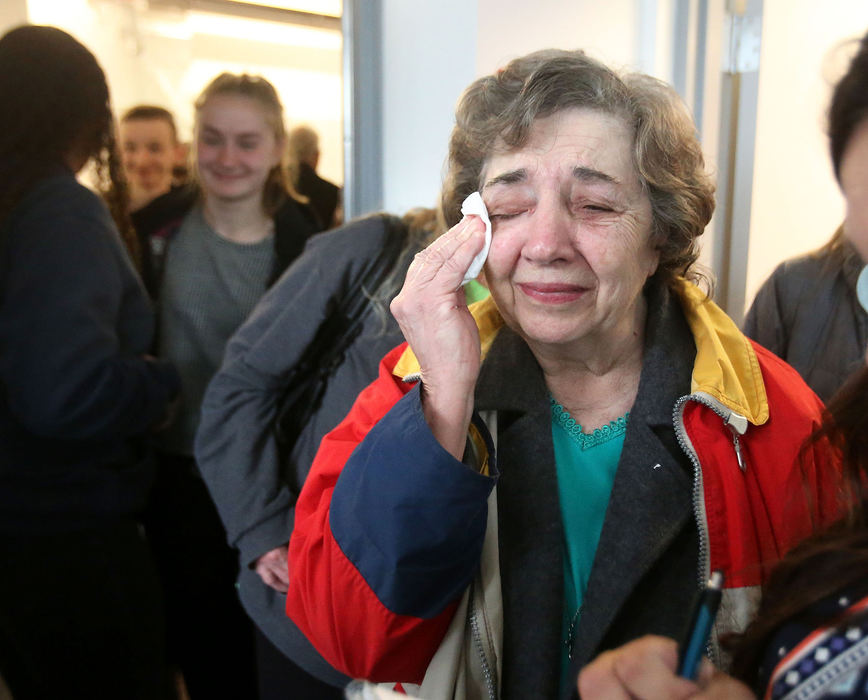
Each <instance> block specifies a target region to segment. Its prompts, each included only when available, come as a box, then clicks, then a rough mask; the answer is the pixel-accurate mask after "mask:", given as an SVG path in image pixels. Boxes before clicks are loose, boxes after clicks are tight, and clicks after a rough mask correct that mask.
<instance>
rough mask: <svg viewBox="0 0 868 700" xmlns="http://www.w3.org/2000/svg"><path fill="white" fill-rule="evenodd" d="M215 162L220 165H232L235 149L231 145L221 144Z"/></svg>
mask: <svg viewBox="0 0 868 700" xmlns="http://www.w3.org/2000/svg"><path fill="white" fill-rule="evenodd" d="M217 162H218V163H219V164H220V165H232V164H233V163H234V162H235V151H234V150H233V148H232V147H231V146H221V147H220V148H219V149H218V151H217Z"/></svg>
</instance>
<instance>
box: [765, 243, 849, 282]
mask: <svg viewBox="0 0 868 700" xmlns="http://www.w3.org/2000/svg"><path fill="white" fill-rule="evenodd" d="M834 259H835V256H832V255H830V253H829V252H828V251H825V250H823V249H821V250H818V251H815V252H812V253H806V254H804V255H798V256H796V257H793V258H788V259H787V260H784V261H783V262H782V263H780V264H779V265H778V266H777V267H776V268H775V270H774V272H772V277H773V278H774V279H775V280H777V282H778V283H779V284H781V283H785V284H791V285H801V284H804V283H805V282H806V281H810V280H814V279H817V278H819V277H820V276H821V275H823V274H824V273H825V272H826V271H827V270H829V268H830V265H834Z"/></svg>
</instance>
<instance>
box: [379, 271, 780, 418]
mask: <svg viewBox="0 0 868 700" xmlns="http://www.w3.org/2000/svg"><path fill="white" fill-rule="evenodd" d="M676 292H677V294H678V297H679V299H680V300H681V305H682V308H683V310H684V315H685V317H686V318H687V323H688V324H689V326H690V330H691V332H692V333H693V338H694V341H695V342H696V361H695V363H694V365H693V376H692V379H691V393H696V392H704V393H706V394H708V395H710V396H712V397H713V398H715V399H716V400H718V401H720V402H721V403H722V404H723V405H725V406H726V407H728V408H729V409H731V410H733V411H735V412H736V413H739V414H741V415H743V416H744V417H745V418H747V420H749V421H750V422H751V423H753V424H754V425H762V424H763V423H765V422H766V421H767V420H768V418H769V405H768V399H767V397H766V390H765V384H764V383H763V379H762V371H761V370H760V366H759V361H758V360H757V357H756V353H755V352H754V349H753V347H752V346H751V344H750V341H748V339H747V338H746V337H745V336H744V334H742V332H741V331H740V330H739V329H738V327H737V326H736V325H735V323H734V322H733V321H732V319H731V318H730V317H729V316H727V315H726V314H725V313H724V312H723V310H722V309H721V308H720V307H719V306H718V305H717V304H715V303H714V302H713V301H711V299H708V298H706V296H705V293H704V292H703V291H702V290H701V289H699V287H697V286H696V285H694V284H692V283H690V282H688V281H687V280H684V279H682V280H680V281H679V283H678V285H677V286H676ZM469 308H470V313H471V314H473V317H474V319H476V325H477V327H478V328H479V337H480V342H481V345H482V347H481V354H482V359H483V360H484V359H485V356H486V355H487V354H488V351H489V349H490V348H491V344H492V342H494V338H495V336H497V332H498V331H499V330H500V328H501V326H502V325H503V319H502V318H501V317H500V313H499V312H498V310H497V307H496V306H495V305H494V301H493V300H492V298H491V297H488V298H486V299H483V300H482V301H479V302H477V303H475V304H472V305H471V306H470V307H469ZM392 372H393V374H395V375H396V376H398V377H401V378H403V379H404V381H418V379H419V373H420V369H419V362H418V360H417V359H416V356H415V355H414V354H413V351H412V350H411V349H410V348H409V347H408V348H407V350H406V351H404V354H403V355H401V358H400V359H399V360H398V364H396V365H395V368H394V370H392Z"/></svg>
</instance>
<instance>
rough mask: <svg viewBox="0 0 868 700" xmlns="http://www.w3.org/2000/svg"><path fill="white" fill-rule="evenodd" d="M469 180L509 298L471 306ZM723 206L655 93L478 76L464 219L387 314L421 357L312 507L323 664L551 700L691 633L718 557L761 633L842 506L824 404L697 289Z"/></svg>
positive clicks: (391, 358) (309, 550)
mask: <svg viewBox="0 0 868 700" xmlns="http://www.w3.org/2000/svg"><path fill="white" fill-rule="evenodd" d="M474 191H479V192H480V193H481V195H482V198H483V200H484V202H485V204H486V207H487V210H488V214H489V216H490V221H491V228H492V231H491V234H492V237H491V243H490V251H489V254H488V258H487V261H486V263H485V267H484V272H483V273H482V278H483V280H484V282H485V284H486V285H487V286H488V288H489V290H490V291H491V296H490V298H489V299H488V300H486V301H483V302H480V303H479V304H477V305H475V306H474V307H472V308H471V309H468V308H467V307H466V306H465V305H464V304H463V302H462V298H463V295H462V292H461V290H460V285H461V282H462V278H463V276H464V275H465V272H466V270H467V269H468V266H469V265H470V264H471V261H472V259H473V258H474V256H476V255H477V254H478V253H479V252H480V250H481V249H482V248H483V246H484V241H483V239H484V229H485V224H484V221H483V220H482V218H481V217H477V216H466V217H464V218H463V219H462V217H461V214H460V209H461V203H462V200H464V198H465V197H467V196H468V195H470V194H471V193H472V192H474ZM713 208H714V201H713V187H712V185H711V182H710V180H709V178H708V176H707V174H706V173H705V171H704V167H703V160H702V155H701V151H700V147H699V143H698V141H697V139H696V136H695V130H694V127H693V124H692V122H691V120H690V117H689V114H688V113H687V111H686V109H685V108H684V106H683V105H682V103H681V102H680V100H679V99H678V97H677V96H676V95H675V93H674V92H673V91H672V90H671V89H670V88H669V87H667V86H666V85H664V84H663V83H660V82H659V81H656V80H654V79H652V78H649V77H647V76H641V75H631V76H625V77H620V76H618V75H617V74H615V73H614V72H613V71H611V70H609V69H608V68H606V67H605V66H604V65H602V64H600V63H599V62H597V61H595V60H593V59H591V58H589V57H587V56H586V55H584V54H583V53H581V52H567V51H544V52H539V53H534V54H531V55H529V56H526V57H523V58H519V59H516V60H514V61H512V62H511V63H510V64H509V65H507V66H506V68H505V69H503V70H502V71H499V72H498V73H496V74H494V75H491V76H487V77H484V78H481V79H479V80H477V81H476V82H475V83H473V84H472V85H471V86H470V87H469V88H468V90H467V91H466V93H465V94H464V96H463V97H462V99H461V102H460V104H459V106H458V111H457V115H456V126H455V129H454V131H453V134H452V138H451V142H450V151H449V172H448V175H447V181H446V185H445V188H444V194H443V199H442V213H443V215H444V218H445V220H446V223H447V224H449V225H451V226H453V228H452V229H451V230H450V231H449V232H448V233H446V234H445V235H444V236H442V237H441V238H439V239H438V240H437V241H436V242H434V243H433V244H432V245H431V246H430V247H429V248H427V249H426V250H425V251H423V252H422V253H420V254H419V255H418V256H417V257H416V260H415V261H414V263H413V264H412V265H411V267H410V270H409V271H408V274H407V278H406V282H405V284H404V287H403V289H402V291H401V293H400V294H399V296H398V297H397V298H396V299H395V301H394V302H393V304H392V311H393V313H394V315H395V317H396V318H397V320H398V322H399V324H400V326H401V329H402V331H403V333H404V336H405V338H406V340H407V341H408V346H401V347H399V348H396V349H395V350H394V351H393V352H391V353H390V354H389V355H387V356H386V358H384V361H383V364H382V368H381V373H380V378H379V379H378V380H377V381H376V382H375V383H374V384H372V385H371V386H370V387H368V389H366V390H365V392H363V393H362V394H361V395H360V397H359V398H358V400H357V401H356V404H355V406H354V408H353V410H352V412H351V413H350V415H349V416H348V417H347V418H346V419H345V421H344V422H343V423H342V424H341V425H340V426H339V427H338V428H336V429H335V430H334V431H333V432H332V433H331V434H330V435H328V436H327V437H326V438H325V440H324V441H323V443H322V446H321V448H320V453H319V455H318V457H317V460H316V462H315V463H314V466H313V470H312V472H311V476H310V477H309V479H308V481H307V484H306V485H305V488H304V490H303V492H302V495H301V498H300V500H299V503H298V506H297V511H296V519H295V531H294V533H293V536H292V540H291V544H290V574H291V576H290V585H289V594H288V599H287V611H288V613H289V614H290V615H291V616H292V618H293V619H294V620H295V621H296V623H297V624H298V626H299V627H300V628H301V629H302V630H303V631H304V632H305V634H306V635H307V636H308V637H309V638H310V639H311V641H312V642H313V644H314V645H315V646H316V647H317V648H318V650H319V651H320V652H321V653H322V654H323V655H324V656H325V658H326V659H328V660H330V661H331V663H333V664H334V665H336V666H337V667H338V668H340V669H341V670H342V671H344V672H346V673H348V674H350V675H352V676H355V677H361V678H365V679H368V680H372V681H377V682H389V683H390V685H394V684H395V683H400V684H401V686H402V687H403V688H404V690H405V691H406V692H409V693H411V694H414V693H416V692H418V693H419V695H420V696H421V697H426V698H441V697H442V698H452V697H462V698H464V697H466V698H475V697H515V698H529V697H534V698H549V697H555V696H557V694H558V693H559V690H560V691H563V690H567V689H569V687H570V686H573V687H574V686H575V683H574V681H573V680H572V679H574V678H575V674H576V673H577V671H578V669H579V668H580V667H581V666H582V665H583V664H584V663H586V662H587V661H588V660H589V659H590V658H592V657H593V656H594V655H595V654H597V653H598V652H599V651H600V650H603V649H607V648H611V647H613V646H616V645H618V644H619V643H622V642H623V641H625V640H628V639H632V638H634V637H636V636H638V635H641V634H644V633H646V632H648V631H650V630H655V631H656V633H658V634H666V635H669V636H678V634H679V633H680V632H681V630H682V629H683V627H684V626H685V624H686V621H687V620H686V618H687V616H688V615H689V610H688V608H689V606H688V605H686V602H687V601H689V600H690V599H691V598H692V596H693V594H694V592H695V591H696V589H697V588H698V586H699V585H700V582H704V580H705V578H706V576H707V574H708V573H709V571H710V570H712V569H721V570H723V572H724V574H725V576H726V582H727V586H728V588H727V590H726V591H725V592H724V602H723V606H724V613H723V614H722V615H721V620H725V624H723V625H722V626H721V628H720V629H718V630H717V632H718V633H722V632H726V631H727V630H728V629H732V628H736V629H737V628H740V626H742V625H743V624H744V622H745V621H746V616H747V615H748V614H749V611H750V610H751V609H752V605H753V604H755V602H756V600H755V598H756V591H757V590H758V586H759V585H760V584H761V583H762V581H763V577H764V575H765V572H766V571H767V569H768V567H770V566H771V564H772V563H773V562H774V561H775V560H777V559H778V558H779V557H780V556H781V555H782V554H783V553H784V552H785V551H786V549H787V548H788V547H789V546H790V545H791V544H792V543H795V542H796V541H798V540H799V539H800V538H801V537H803V536H804V535H805V534H807V533H808V532H809V531H810V530H811V527H812V524H815V523H822V522H826V521H828V520H829V519H830V517H831V516H832V515H833V514H834V513H835V511H836V507H837V506H836V503H835V495H834V494H829V493H822V492H821V483H822V473H823V471H824V470H825V469H827V468H831V464H832V459H831V456H830V453H828V452H827V451H826V450H825V449H822V448H820V447H818V449H817V450H816V453H815V454H814V456H813V459H812V460H811V461H810V462H809V463H808V464H807V465H806V469H807V470H808V471H809V482H808V483H809V484H810V485H811V487H812V488H809V489H807V491H808V492H810V491H811V490H813V491H814V492H813V493H806V489H804V488H803V486H802V483H803V482H802V474H801V472H799V471H797V470H796V469H795V468H794V467H793V466H792V465H793V464H794V457H795V456H796V453H797V452H798V449H799V446H800V444H801V442H802V440H803V438H804V437H805V436H806V435H808V434H809V433H810V432H811V431H812V430H813V429H814V428H815V427H816V425H817V424H818V423H819V420H820V414H821V410H822V407H821V404H820V402H819V400H818V399H817V398H816V397H815V396H814V395H813V393H812V392H811V391H810V390H809V389H808V388H807V387H806V386H805V384H804V383H803V382H802V380H801V379H800V378H799V377H798V375H797V374H796V373H795V372H794V371H793V370H792V369H791V368H790V367H789V366H787V365H786V364H784V363H783V362H781V361H780V360H778V359H777V358H776V357H774V356H772V355H771V354H770V353H768V352H766V351H764V350H763V349H762V348H760V347H758V346H756V345H754V344H752V343H751V342H750V341H749V340H747V339H746V338H745V337H744V336H743V335H742V334H741V333H740V332H739V331H738V329H737V327H736V326H735V324H734V323H733V322H732V321H731V320H730V319H729V318H728V317H727V316H726V315H725V314H724V313H723V312H722V311H721V310H720V309H719V308H718V307H717V306H715V304H714V303H713V302H712V301H711V300H709V299H708V298H707V295H706V294H705V293H704V292H703V291H701V290H700V289H699V288H698V287H697V286H696V285H695V284H694V282H693V281H691V280H694V279H695V278H696V276H697V275H696V274H695V272H694V270H693V264H694V262H695V260H696V256H697V247H696V240H697V238H698V236H699V235H700V234H701V233H702V231H703V229H704V227H705V225H706V224H707V223H708V220H709V219H710V217H711V214H712V211H713ZM806 496H807V497H806ZM712 644H713V647H714V645H716V638H715V639H714V640H713V642H712ZM715 648H716V647H715ZM416 685H418V686H420V687H419V688H418V689H417V688H415V687H414V686H416Z"/></svg>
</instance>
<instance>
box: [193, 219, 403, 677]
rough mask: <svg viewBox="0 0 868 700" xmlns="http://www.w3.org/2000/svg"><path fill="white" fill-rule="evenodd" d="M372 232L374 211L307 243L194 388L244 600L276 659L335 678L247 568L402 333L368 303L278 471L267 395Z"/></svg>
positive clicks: (380, 232)
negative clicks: (202, 390) (200, 395)
mask: <svg viewBox="0 0 868 700" xmlns="http://www.w3.org/2000/svg"><path fill="white" fill-rule="evenodd" d="M384 236H385V226H384V219H383V218H382V217H379V216H375V217H370V218H366V219H362V220H359V221H355V222H353V223H350V224H348V225H347V226H344V227H343V228H341V229H338V230H336V231H332V232H329V233H327V234H321V235H318V236H316V237H314V238H312V239H311V240H310V242H309V244H308V246H307V248H306V250H305V252H304V254H303V255H302V256H301V257H300V258H299V259H298V260H296V261H295V263H294V264H293V265H292V266H291V267H290V268H289V269H288V270H287V271H286V273H285V274H284V275H283V277H282V278H281V279H280V280H278V282H277V283H276V284H275V285H274V287H272V289H271V290H270V291H269V292H268V293H267V294H266V295H265V296H264V297H263V298H262V300H261V301H260V302H259V304H258V305H257V307H256V309H255V310H254V312H253V313H252V314H251V316H250V318H249V319H248V320H247V322H246V323H245V324H244V325H243V326H241V328H239V329H238V331H237V332H236V333H235V335H234V336H233V337H232V339H231V340H230V341H229V343H228V345H227V347H226V354H225V357H224V361H223V366H222V367H221V369H220V371H219V372H218V373H217V374H216V375H215V377H214V379H213V380H212V381H211V384H210V385H209V387H208V391H207V393H206V395H205V399H204V401H203V405H202V418H201V423H200V426H199V432H198V434H197V437H196V460H197V462H198V465H199V468H200V470H201V473H202V476H203V478H204V479H205V481H206V483H207V485H208V488H209V490H210V492H211V495H212V497H213V499H214V501H215V503H216V504H217V508H218V510H219V511H220V516H221V518H222V520H223V523H224V525H225V526H226V531H227V534H228V539H229V542H230V544H232V545H233V546H235V547H237V548H238V549H239V551H240V563H241V572H240V575H239V579H238V583H239V591H240V595H241V600H242V603H243V604H244V607H245V609H246V610H247V612H248V614H249V615H250V616H251V617H252V618H253V620H254V622H255V623H256V624H257V626H258V627H259V629H260V630H262V632H263V633H265V635H266V636H267V637H268V638H269V639H270V640H271V642H272V643H273V644H274V645H275V646H276V647H277V648H278V649H280V650H281V651H282V652H283V653H284V654H285V655H286V656H288V657H289V658H291V659H292V660H293V661H294V662H295V663H296V664H298V665H299V666H301V667H302V668H304V669H305V670H306V671H308V672H309V673H311V674H313V675H315V676H317V677H319V678H320V679H322V680H324V681H326V682H332V683H335V684H341V683H343V682H345V681H346V680H347V679H346V678H345V677H344V676H342V675H341V674H339V673H337V672H336V671H334V670H333V669H332V668H331V667H330V666H329V665H328V664H327V663H326V662H325V661H323V660H322V658H321V657H320V656H319V654H317V653H316V651H315V650H314V649H313V647H311V646H310V644H309V642H308V641H307V640H306V639H305V638H304V637H303V635H302V634H301V633H300V632H299V631H298V629H297V628H296V627H295V625H293V624H292V622H291V621H290V620H288V619H286V617H285V613H284V606H285V596H283V595H281V594H279V593H278V592H276V591H275V590H274V589H272V588H270V587H269V586H267V585H265V584H264V583H263V582H262V580H261V579H260V578H259V576H258V575H257V574H256V573H255V572H254V571H253V570H252V569H251V568H250V566H251V565H252V564H253V563H254V562H255V561H256V559H258V558H259V557H260V556H261V555H262V554H264V553H266V552H268V551H270V550H272V549H274V548H275V547H279V546H281V545H285V544H286V543H287V542H288V540H289V536H290V534H291V533H292V523H293V519H294V517H295V499H296V498H297V495H298V494H297V493H294V492H293V489H292V488H291V487H290V485H289V483H290V481H292V482H294V483H299V484H300V483H303V482H304V479H305V477H306V476H307V472H308V469H309V468H310V463H311V461H312V460H313V456H314V455H315V454H316V450H317V447H318V446H319V441H320V439H321V438H322V436H323V435H325V434H326V433H327V432H328V431H329V430H331V429H332V428H333V427H334V426H335V425H337V423H338V422H339V421H340V420H341V418H343V417H344V415H346V413H347V411H348V410H349V408H350V406H351V405H352V402H353V399H354V398H355V397H356V395H357V394H358V393H359V392H360V391H361V390H362V389H363V388H364V387H365V386H366V385H367V384H368V383H369V382H370V381H371V380H372V379H373V378H374V377H375V376H376V373H377V364H378V362H379V360H380V357H381V356H382V355H383V354H384V353H385V352H386V351H387V350H388V349H389V348H391V347H393V346H394V345H396V344H397V343H400V342H401V340H402V337H401V333H400V331H399V330H398V327H397V324H396V323H395V321H394V319H393V318H392V315H391V314H390V313H389V312H388V307H387V305H386V304H385V303H384V304H382V305H381V308H380V312H379V313H377V312H376V311H374V309H373V308H372V307H369V308H368V310H367V312H366V316H365V321H364V325H363V328H362V331H361V333H360V334H359V335H358V337H357V338H356V339H355V341H354V342H353V344H352V345H351V346H350V347H349V349H348V350H347V353H346V357H345V361H344V362H343V363H342V364H341V365H340V366H339V367H338V368H337V370H336V371H335V373H334V375H333V376H332V378H331V380H330V382H329V385H328V389H327V390H326V393H325V396H324V398H323V401H322V404H321V407H320V409H319V410H318V411H317V412H316V413H315V414H314V415H313V417H312V419H311V420H310V422H309V423H308V425H307V426H306V428H305V429H304V431H303V432H302V434H301V436H300V438H299V439H298V441H297V442H296V444H295V447H294V448H293V449H292V451H291V454H290V462H291V466H290V467H289V468H290V469H293V470H294V471H295V474H293V475H292V476H287V475H286V474H285V473H284V472H282V467H281V465H280V464H279V460H278V454H277V443H276V440H275V437H274V433H273V421H274V418H275V414H276V411H277V406H276V402H277V400H278V398H279V397H280V395H281V393H282V390H283V387H284V386H285V384H286V382H287V379H288V377H289V375H290V373H291V371H292V369H293V367H294V366H295V365H296V364H297V363H298V361H299V359H300V358H301V356H302V354H303V352H304V350H305V348H306V347H307V346H308V345H309V344H310V343H311V342H312V340H313V338H314V336H315V334H316V332H317V329H318V328H319V327H320V325H321V324H322V323H323V321H324V320H325V319H326V318H327V316H328V314H329V313H330V311H331V310H332V308H333V303H334V302H335V301H336V300H339V299H341V298H342V297H343V296H344V294H345V293H346V290H347V289H349V288H352V287H353V286H354V283H355V280H357V279H358V278H359V276H360V274H361V272H362V270H363V269H364V267H365V265H366V264H367V263H368V261H369V260H371V259H372V258H374V257H375V256H376V255H377V253H378V251H379V249H380V248H381V247H382V244H383V240H384ZM417 249H418V247H417V246H414V245H413V244H412V241H411V242H410V243H409V244H408V248H407V251H406V252H405V253H404V254H403V255H402V256H401V259H400V261H399V263H398V265H397V266H396V268H395V272H394V274H393V277H392V279H391V289H393V290H395V291H397V288H398V287H399V285H400V284H401V282H402V281H403V279H404V272H405V271H406V268H407V265H408V264H409V262H410V258H411V257H412V254H413V253H415V252H416V250H417ZM387 283H388V281H387ZM386 296H387V297H388V296H389V294H386Z"/></svg>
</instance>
